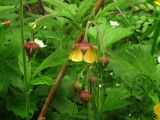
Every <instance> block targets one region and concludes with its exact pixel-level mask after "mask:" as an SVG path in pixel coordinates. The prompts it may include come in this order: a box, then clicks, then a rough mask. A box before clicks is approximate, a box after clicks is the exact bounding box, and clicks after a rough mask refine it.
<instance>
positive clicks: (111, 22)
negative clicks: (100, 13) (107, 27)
mask: <svg viewBox="0 0 160 120" xmlns="http://www.w3.org/2000/svg"><path fill="white" fill-rule="evenodd" d="M109 22H110V24H111V26H112V27H113V28H115V27H117V26H119V23H118V22H117V21H109Z"/></svg>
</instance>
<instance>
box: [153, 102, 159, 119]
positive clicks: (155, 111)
mask: <svg viewBox="0 0 160 120" xmlns="http://www.w3.org/2000/svg"><path fill="white" fill-rule="evenodd" d="M154 113H155V114H156V116H157V118H158V119H160V103H158V104H156V105H155V106H154Z"/></svg>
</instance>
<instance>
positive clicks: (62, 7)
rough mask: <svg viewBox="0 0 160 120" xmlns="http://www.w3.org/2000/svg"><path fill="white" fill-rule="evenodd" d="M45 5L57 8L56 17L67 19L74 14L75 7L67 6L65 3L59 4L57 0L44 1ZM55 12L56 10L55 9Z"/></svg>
mask: <svg viewBox="0 0 160 120" xmlns="http://www.w3.org/2000/svg"><path fill="white" fill-rule="evenodd" d="M46 2H47V3H49V4H51V5H54V6H56V7H57V8H58V13H59V14H57V15H58V16H59V15H62V16H67V17H73V16H74V14H75V9H74V8H75V5H69V4H67V3H65V2H61V1H59V0H46ZM56 11H57V9H56Z"/></svg>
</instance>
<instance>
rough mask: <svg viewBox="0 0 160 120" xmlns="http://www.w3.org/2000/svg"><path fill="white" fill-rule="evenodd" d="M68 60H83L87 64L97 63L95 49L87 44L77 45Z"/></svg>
mask: <svg viewBox="0 0 160 120" xmlns="http://www.w3.org/2000/svg"><path fill="white" fill-rule="evenodd" d="M69 59H70V60H72V61H74V62H81V61H82V60H84V61H85V62H87V63H94V62H95V61H97V47H96V46H95V45H93V44H90V43H88V42H82V43H77V44H76V45H74V47H73V49H72V51H71V52H70V54H69Z"/></svg>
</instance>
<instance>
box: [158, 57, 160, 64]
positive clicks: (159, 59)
mask: <svg viewBox="0 0 160 120" xmlns="http://www.w3.org/2000/svg"><path fill="white" fill-rule="evenodd" d="M158 64H160V56H159V57H158Z"/></svg>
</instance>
